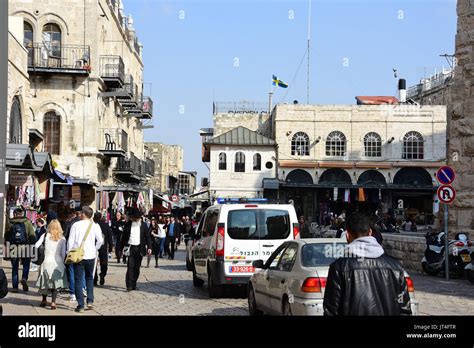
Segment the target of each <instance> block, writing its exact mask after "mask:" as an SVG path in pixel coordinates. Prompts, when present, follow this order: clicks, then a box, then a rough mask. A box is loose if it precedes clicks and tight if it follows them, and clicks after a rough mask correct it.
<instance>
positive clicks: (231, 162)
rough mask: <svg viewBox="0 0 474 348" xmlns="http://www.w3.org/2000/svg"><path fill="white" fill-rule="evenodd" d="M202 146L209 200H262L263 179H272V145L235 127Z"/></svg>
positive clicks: (272, 142) (274, 154)
mask: <svg viewBox="0 0 474 348" xmlns="http://www.w3.org/2000/svg"><path fill="white" fill-rule="evenodd" d="M243 118H246V117H245V116H244V117H243ZM254 118H255V119H258V116H255V115H254ZM247 119H248V118H247ZM230 122H231V123H232V122H235V117H234V118H232V117H231V118H230ZM244 124H245V123H244ZM204 146H205V148H206V149H207V151H208V152H209V157H208V162H210V170H209V192H210V198H211V201H212V200H214V199H216V198H260V197H263V191H264V180H266V179H275V177H276V157H275V156H276V143H275V141H274V140H273V139H270V138H268V137H265V136H263V135H262V134H259V133H257V132H256V131H253V130H250V129H248V128H246V127H242V126H239V127H236V128H233V129H231V130H229V131H227V132H225V133H222V134H220V135H217V136H215V137H212V138H208V139H207V140H206V141H205V142H204Z"/></svg>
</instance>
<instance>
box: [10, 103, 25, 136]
mask: <svg viewBox="0 0 474 348" xmlns="http://www.w3.org/2000/svg"><path fill="white" fill-rule="evenodd" d="M9 131H10V132H9V138H10V139H9V143H10V144H21V142H22V139H21V135H22V134H21V108H20V100H19V99H18V97H14V98H13V103H12V107H11V109H10V125H9Z"/></svg>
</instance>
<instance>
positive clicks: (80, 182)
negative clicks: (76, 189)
mask: <svg viewBox="0 0 474 348" xmlns="http://www.w3.org/2000/svg"><path fill="white" fill-rule="evenodd" d="M72 180H73V183H74V185H89V186H98V184H96V183H95V182H93V181H92V180H90V179H88V178H76V177H74V178H73V179H72Z"/></svg>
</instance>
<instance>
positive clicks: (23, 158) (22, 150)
mask: <svg viewBox="0 0 474 348" xmlns="http://www.w3.org/2000/svg"><path fill="white" fill-rule="evenodd" d="M6 162H7V168H12V169H21V170H24V171H41V170H42V168H41V167H40V166H38V165H37V164H36V161H35V156H34V154H33V150H32V148H31V146H30V145H28V144H7V161H6Z"/></svg>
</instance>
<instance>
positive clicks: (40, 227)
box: [30, 218, 46, 272]
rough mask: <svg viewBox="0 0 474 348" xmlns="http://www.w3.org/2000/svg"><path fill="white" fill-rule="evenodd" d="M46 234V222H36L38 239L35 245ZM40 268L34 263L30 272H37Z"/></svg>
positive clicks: (39, 220)
mask: <svg viewBox="0 0 474 348" xmlns="http://www.w3.org/2000/svg"><path fill="white" fill-rule="evenodd" d="M44 233H46V221H44V220H43V219H42V218H39V219H38V220H36V229H35V234H36V239H35V243H36V242H37V241H39V239H40V238H41V236H42V235H43V234H44ZM38 269H39V267H38V266H37V265H35V264H34V263H33V264H32V265H31V267H30V272H36V271H38Z"/></svg>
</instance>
